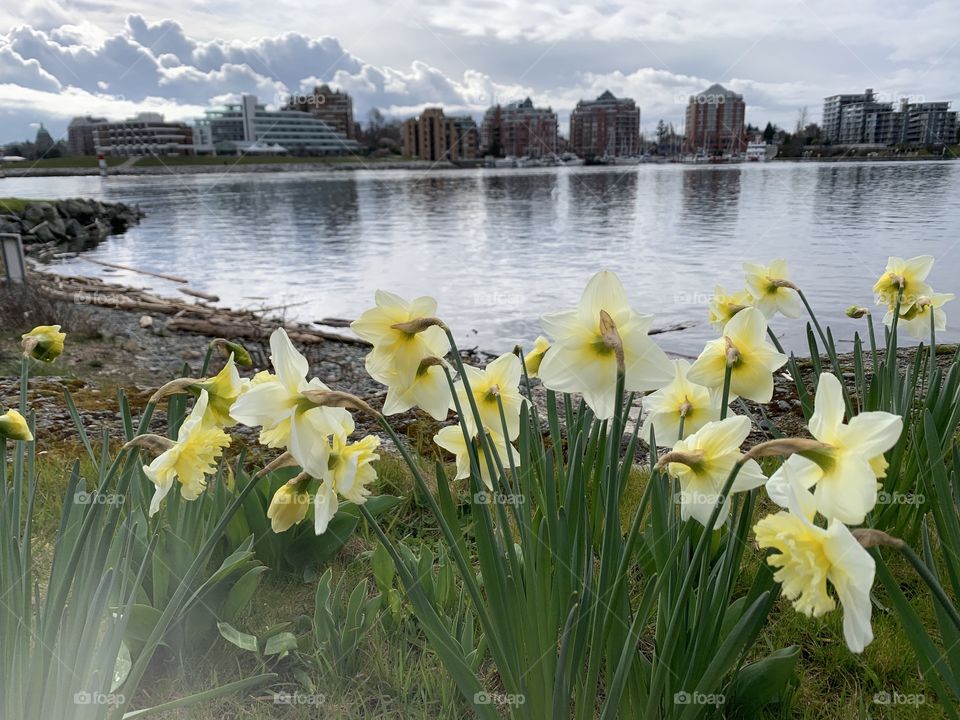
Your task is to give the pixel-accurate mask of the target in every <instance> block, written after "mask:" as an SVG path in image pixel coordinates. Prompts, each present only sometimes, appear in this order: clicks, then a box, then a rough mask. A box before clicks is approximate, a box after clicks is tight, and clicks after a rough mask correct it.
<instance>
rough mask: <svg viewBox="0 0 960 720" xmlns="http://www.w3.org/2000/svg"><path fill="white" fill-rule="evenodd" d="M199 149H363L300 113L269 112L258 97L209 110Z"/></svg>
mask: <svg viewBox="0 0 960 720" xmlns="http://www.w3.org/2000/svg"><path fill="white" fill-rule="evenodd" d="M197 135H198V146H199V149H202V150H206V151H215V152H225V153H246V152H268V151H274V152H287V151H301V152H305V153H310V154H315V155H342V154H345V153H352V152H357V151H358V150H359V149H360V145H359V143H357V141H356V140H351V139H349V138H348V137H347V136H346V135H344V134H343V133H338V132H336V131H334V130H332V129H331V128H330V126H329V125H327V123H325V122H324V121H323V120H320V119H318V118H317V117H315V116H314V115H313V114H311V113H307V112H302V111H300V110H267V109H266V106H265V105H263V104H261V103H258V102H257V98H256V96H255V95H244V96H243V97H242V98H241V101H240V102H239V103H231V104H228V105H225V106H223V107H220V108H213V109H210V110H207V111H206V113H205V115H204V117H203V118H202V119H200V120H198V121H197Z"/></svg>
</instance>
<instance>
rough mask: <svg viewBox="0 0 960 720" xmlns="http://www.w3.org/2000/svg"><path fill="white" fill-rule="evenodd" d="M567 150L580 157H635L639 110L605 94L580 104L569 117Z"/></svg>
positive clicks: (627, 99)
mask: <svg viewBox="0 0 960 720" xmlns="http://www.w3.org/2000/svg"><path fill="white" fill-rule="evenodd" d="M570 149H571V150H572V151H573V152H574V153H576V154H577V155H580V156H581V157H584V156H591V155H594V156H603V155H637V154H638V153H639V152H640V108H639V107H637V104H636V103H635V102H634V101H633V100H631V99H630V98H617V97H615V96H614V95H613V93H611V92H610V91H609V90H607V91H606V92H605V93H603V94H602V95H601V96H600V97H598V98H597V99H596V100H581V101H580V102H578V103H577V106H576V107H575V108H574V109H573V112H571V113H570Z"/></svg>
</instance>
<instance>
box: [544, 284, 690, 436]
mask: <svg viewBox="0 0 960 720" xmlns="http://www.w3.org/2000/svg"><path fill="white" fill-rule="evenodd" d="M652 319H653V318H652V316H650V315H642V314H640V313H638V312H635V311H634V310H633V309H632V308H631V307H630V303H629V301H628V300H627V293H626V291H625V290H624V289H623V285H622V284H621V283H620V280H619V279H618V278H617V276H616V275H615V274H614V273H612V272H609V271H602V272H598V273H597V274H596V275H594V276H593V277H592V278H591V279H590V282H589V283H588V284H587V287H586V289H585V290H584V291H583V296H582V297H581V298H580V304H579V306H578V307H576V308H574V309H572V310H565V311H563V312H558V313H553V314H550V315H544V316H543V317H542V318H541V319H540V322H541V324H542V325H543V329H544V330H545V331H546V333H547V334H548V335H549V336H551V337H552V338H553V345H552V347H551V348H550V351H549V352H548V353H547V354H546V355H545V356H544V358H543V361H542V362H541V364H540V379H541V380H542V381H543V384H544V386H546V387H547V388H549V389H551V390H557V391H560V392H575V393H581V394H582V395H583V399H584V400H585V401H586V403H587V404H588V405H589V406H590V407H591V408H592V409H593V412H594V413H595V414H596V416H597V418H599V419H600V420H608V419H610V418H611V417H613V412H614V408H615V404H616V387H617V365H618V359H617V355H618V350H619V348H618V347H617V345H620V346H621V347H622V353H623V364H624V371H625V383H624V389H625V390H627V391H644V390H656V389H657V388H661V387H663V386H664V385H666V384H667V383H668V382H670V379H671V377H673V367H672V365H671V363H670V360H669V359H668V358H667V356H666V354H665V353H664V352H663V350H661V349H660V348H659V347H658V346H657V345H656V343H654V342H653V341H652V340H651V339H650V338H649V337H648V335H647V332H648V331H649V330H650V323H651V321H652Z"/></svg>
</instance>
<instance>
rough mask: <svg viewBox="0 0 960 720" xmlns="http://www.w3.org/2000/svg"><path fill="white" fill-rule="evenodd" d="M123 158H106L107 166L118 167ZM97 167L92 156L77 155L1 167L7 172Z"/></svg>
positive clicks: (15, 163) (14, 163)
mask: <svg viewBox="0 0 960 720" xmlns="http://www.w3.org/2000/svg"><path fill="white" fill-rule="evenodd" d="M126 160H127V158H125V157H113V156H111V157H108V158H106V161H107V165H108V166H114V165H120V164H121V163H123V162H126ZM97 166H98V161H97V158H96V157H94V156H93V155H78V156H70V157H59V158H40V159H39V160H21V161H20V162H5V163H3V167H4V168H5V169H7V170H22V169H30V168H95V167H97Z"/></svg>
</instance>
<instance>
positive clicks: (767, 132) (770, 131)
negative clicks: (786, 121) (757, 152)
mask: <svg viewBox="0 0 960 720" xmlns="http://www.w3.org/2000/svg"><path fill="white" fill-rule="evenodd" d="M776 136H777V129H776V128H775V127H774V126H773V123H772V122H767V126H766V127H765V128H764V129H763V141H764V142H765V143H767V144H768V145H769V144H770V143H772V142H773V139H774V138H775V137H776Z"/></svg>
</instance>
